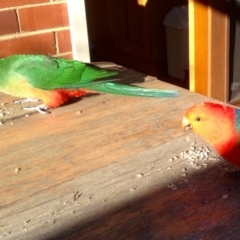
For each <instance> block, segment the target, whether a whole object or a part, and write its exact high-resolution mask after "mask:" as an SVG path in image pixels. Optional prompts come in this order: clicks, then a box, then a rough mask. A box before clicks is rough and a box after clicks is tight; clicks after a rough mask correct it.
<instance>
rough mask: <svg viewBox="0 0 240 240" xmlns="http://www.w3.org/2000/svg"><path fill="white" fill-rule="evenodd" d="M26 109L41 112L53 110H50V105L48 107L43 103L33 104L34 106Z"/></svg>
mask: <svg viewBox="0 0 240 240" xmlns="http://www.w3.org/2000/svg"><path fill="white" fill-rule="evenodd" d="M23 109H24V110H27V111H38V112H39V113H41V114H50V113H51V112H50V111H48V107H46V106H45V105H44V104H41V105H39V106H32V107H24V108H23Z"/></svg>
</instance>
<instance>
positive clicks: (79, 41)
mask: <svg viewBox="0 0 240 240" xmlns="http://www.w3.org/2000/svg"><path fill="white" fill-rule="evenodd" d="M67 4H68V16H69V23H70V31H71V39H72V51H73V58H74V59H76V60H80V61H83V62H90V52H89V41H88V31H87V19H86V9H85V0H67Z"/></svg>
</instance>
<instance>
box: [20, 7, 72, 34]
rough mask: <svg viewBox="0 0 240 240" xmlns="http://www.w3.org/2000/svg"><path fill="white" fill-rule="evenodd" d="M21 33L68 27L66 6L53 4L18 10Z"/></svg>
mask: <svg viewBox="0 0 240 240" xmlns="http://www.w3.org/2000/svg"><path fill="white" fill-rule="evenodd" d="M19 18H20V29H21V31H36V30H40V29H48V28H55V27H63V26H68V25H69V21H68V11H67V5H66V4H65V3H63V4H53V5H46V6H36V7H29V8H22V9H19Z"/></svg>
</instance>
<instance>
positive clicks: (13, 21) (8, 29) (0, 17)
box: [0, 10, 19, 35]
mask: <svg viewBox="0 0 240 240" xmlns="http://www.w3.org/2000/svg"><path fill="white" fill-rule="evenodd" d="M0 23H1V24H0V35H5V34H10V33H16V32H19V28H18V22H17V14H16V12H15V11H14V10H8V11H2V12H0Z"/></svg>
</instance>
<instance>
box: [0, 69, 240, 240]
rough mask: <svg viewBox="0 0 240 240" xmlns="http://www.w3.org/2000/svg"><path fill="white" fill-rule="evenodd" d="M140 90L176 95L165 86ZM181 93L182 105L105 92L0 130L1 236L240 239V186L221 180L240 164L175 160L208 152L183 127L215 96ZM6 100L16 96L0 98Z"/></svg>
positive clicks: (176, 101) (150, 84)
mask: <svg viewBox="0 0 240 240" xmlns="http://www.w3.org/2000/svg"><path fill="white" fill-rule="evenodd" d="M129 72H130V73H129ZM124 74H125V75H126V76H127V77H129V76H132V75H133V76H135V77H136V76H141V77H139V78H138V77H137V79H143V80H144V76H143V75H141V74H138V73H135V72H133V73H131V71H124V72H123V76H124ZM133 79H134V78H132V79H130V80H133ZM140 86H143V87H155V88H166V89H175V88H177V87H175V86H172V85H169V84H166V83H163V82H161V81H158V80H156V79H155V80H152V81H147V82H144V83H141V84H140ZM177 89H179V91H180V98H177V99H147V98H131V97H122V96H111V95H99V96H92V97H89V98H84V99H82V100H81V101H79V102H75V103H73V104H70V105H67V106H63V107H61V108H58V109H54V110H52V113H51V114H50V115H47V116H45V115H40V114H34V115H31V116H29V117H21V118H16V119H15V120H7V121H6V122H5V123H4V124H3V125H2V126H0V133H1V136H2V141H1V156H0V166H1V167H0V174H1V180H0V194H1V198H0V238H3V239H24V240H25V239H200V238H202V239H221V238H223V239H225V237H228V236H229V235H231V236H233V237H235V236H237V234H238V233H239V229H238V227H237V226H238V222H239V221H238V219H239V218H238V215H239V208H240V204H239V201H238V195H239V191H240V185H239V182H238V181H235V180H232V179H228V178H223V177H222V176H223V174H224V173H225V171H226V168H234V167H233V166H230V165H225V163H224V162H223V161H217V162H213V161H209V162H207V163H208V165H206V168H203V167H201V168H200V169H195V168H193V167H192V165H190V164H189V163H188V160H186V159H181V158H177V159H175V160H173V161H169V159H170V158H172V157H174V156H179V154H180V152H181V151H185V150H187V149H189V147H190V145H191V143H192V142H197V145H198V146H205V145H207V144H206V143H205V142H204V141H203V140H201V139H200V138H199V137H197V136H195V135H194V134H193V133H188V132H184V131H183V130H182V129H181V119H182V115H183V112H184V111H185V109H186V108H187V107H188V106H190V105H192V104H193V103H194V102H198V101H200V100H203V99H205V100H206V99H207V98H205V97H203V96H200V95H197V94H195V93H192V92H189V91H186V90H184V89H180V88H177ZM2 97H3V98H4V99H3V98H2ZM2 101H4V102H11V101H12V98H11V97H8V96H6V95H1V102H2ZM9 106H10V105H9ZM12 107H13V108H14V114H15V116H16V117H17V116H21V115H23V116H24V112H23V110H21V109H19V108H20V106H16V105H14V106H12ZM77 111H80V112H81V114H78V113H77ZM11 122H14V124H10V123H11ZM200 165H201V164H200ZM16 168H19V169H20V171H19V172H15V169H16ZM232 219H233V220H232ZM230 227H231V228H232V232H229V229H230ZM219 228H220V229H221V231H220V230H219V231H218V229H219ZM219 237H220V238H219ZM226 239H227V238H226Z"/></svg>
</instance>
